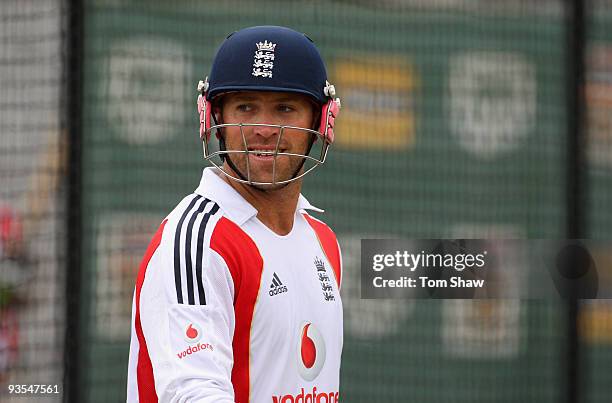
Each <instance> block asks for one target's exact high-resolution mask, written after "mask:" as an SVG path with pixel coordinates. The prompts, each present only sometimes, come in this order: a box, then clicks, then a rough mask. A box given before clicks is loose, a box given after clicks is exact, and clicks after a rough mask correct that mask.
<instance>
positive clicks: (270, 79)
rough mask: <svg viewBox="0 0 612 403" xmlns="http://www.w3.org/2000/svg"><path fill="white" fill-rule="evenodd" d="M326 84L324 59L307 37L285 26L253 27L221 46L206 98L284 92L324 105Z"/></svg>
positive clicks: (230, 38)
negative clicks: (233, 92)
mask: <svg viewBox="0 0 612 403" xmlns="http://www.w3.org/2000/svg"><path fill="white" fill-rule="evenodd" d="M326 81H327V72H326V70H325V65H324V64H323V59H322V58H321V55H320V54H319V51H318V50H317V48H316V47H315V45H314V43H313V42H312V41H311V40H310V38H308V37H307V36H306V35H304V34H302V33H300V32H297V31H294V30H292V29H290V28H285V27H277V26H261V27H251V28H245V29H243V30H240V31H237V32H234V33H232V34H230V35H229V36H228V37H227V38H226V39H225V41H224V42H223V43H222V44H221V46H220V47H219V50H218V51H217V54H216V56H215V58H214V61H213V65H212V69H211V71H210V75H209V77H208V82H209V88H208V93H207V99H208V100H212V99H213V98H214V97H215V96H217V95H219V94H222V93H224V92H228V91H284V92H297V93H302V94H306V95H310V96H311V97H312V98H314V99H315V100H316V101H317V102H318V103H319V104H324V103H326V102H327V98H328V97H327V96H326V94H325V93H324V92H323V91H324V88H325V86H326Z"/></svg>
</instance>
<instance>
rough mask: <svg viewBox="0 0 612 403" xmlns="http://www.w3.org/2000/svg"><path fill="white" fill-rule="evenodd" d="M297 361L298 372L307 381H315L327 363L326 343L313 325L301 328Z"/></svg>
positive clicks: (309, 324)
mask: <svg viewBox="0 0 612 403" xmlns="http://www.w3.org/2000/svg"><path fill="white" fill-rule="evenodd" d="M297 361H298V372H299V373H300V375H301V376H302V378H304V379H305V380H307V381H312V380H313V379H315V378H316V377H317V376H318V375H319V373H320V372H321V369H322V368H323V364H324V363H325V341H324V340H323V336H322V335H321V332H319V330H318V329H317V328H316V327H315V326H314V325H313V324H312V323H309V322H306V323H303V324H302V326H300V338H299V343H298V351H297Z"/></svg>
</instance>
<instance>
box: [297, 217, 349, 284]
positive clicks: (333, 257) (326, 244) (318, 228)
mask: <svg viewBox="0 0 612 403" xmlns="http://www.w3.org/2000/svg"><path fill="white" fill-rule="evenodd" d="M303 215H304V218H306V221H308V224H310V226H311V227H312V229H314V232H315V234H316V235H317V238H318V239H319V243H320V244H321V248H322V249H323V252H324V253H325V256H327V260H329V263H331V265H332V269H333V270H334V274H335V275H336V282H337V283H338V289H340V283H341V278H340V276H342V270H341V267H340V250H339V248H338V240H337V239H336V234H334V232H333V231H332V230H331V228H329V227H328V226H327V225H326V224H325V223H323V222H321V221H319V220H317V219H315V218H312V217H311V216H309V215H308V214H303Z"/></svg>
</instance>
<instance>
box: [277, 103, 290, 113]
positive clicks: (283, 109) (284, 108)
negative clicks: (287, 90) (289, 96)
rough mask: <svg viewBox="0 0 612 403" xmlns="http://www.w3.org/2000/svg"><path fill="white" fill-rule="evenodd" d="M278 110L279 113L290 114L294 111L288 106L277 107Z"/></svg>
mask: <svg viewBox="0 0 612 403" xmlns="http://www.w3.org/2000/svg"><path fill="white" fill-rule="evenodd" d="M278 110H279V111H280V112H292V111H294V109H293V107H292V106H290V105H279V106H278Z"/></svg>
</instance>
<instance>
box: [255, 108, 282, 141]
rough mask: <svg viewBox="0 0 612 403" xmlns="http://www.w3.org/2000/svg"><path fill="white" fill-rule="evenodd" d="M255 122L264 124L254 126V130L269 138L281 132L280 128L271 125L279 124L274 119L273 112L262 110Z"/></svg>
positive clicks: (257, 133) (259, 134)
mask: <svg viewBox="0 0 612 403" xmlns="http://www.w3.org/2000/svg"><path fill="white" fill-rule="evenodd" d="M254 123H257V124H258V125H262V126H255V127H254V130H253V132H254V133H255V134H256V135H258V136H262V137H264V138H269V137H273V136H276V135H278V133H279V132H280V129H279V128H278V127H276V126H270V125H276V124H278V122H276V121H275V120H274V117H273V116H272V114H271V113H267V112H262V113H260V114H258V116H257V119H256V121H255V122H254Z"/></svg>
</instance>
